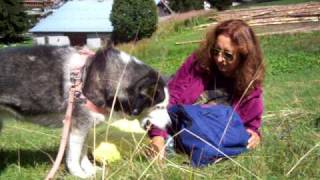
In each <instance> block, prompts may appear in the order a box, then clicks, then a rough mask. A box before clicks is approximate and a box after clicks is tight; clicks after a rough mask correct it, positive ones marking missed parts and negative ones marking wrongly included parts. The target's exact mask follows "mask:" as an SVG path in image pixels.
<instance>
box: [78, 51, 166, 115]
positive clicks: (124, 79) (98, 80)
mask: <svg viewBox="0 0 320 180" xmlns="http://www.w3.org/2000/svg"><path fill="white" fill-rule="evenodd" d="M85 74H86V75H85V79H84V87H83V93H84V95H85V96H86V97H87V98H88V99H89V100H90V101H92V102H93V103H94V104H95V105H96V106H98V107H102V108H106V109H110V108H111V107H112V105H113V104H114V110H115V111H122V112H124V113H125V114H127V115H130V116H131V115H135V116H136V115H139V114H141V113H142V112H143V111H144V110H145V109H149V108H154V107H159V106H164V107H166V106H167V104H168V93H167V90H166V83H165V81H164V80H163V78H161V76H160V74H159V73H158V72H157V71H155V70H154V69H152V68H151V67H149V66H147V65H146V64H144V63H143V62H141V61H140V60H138V59H137V58H135V57H133V56H130V55H128V54H126V53H124V52H122V51H118V50H116V49H114V48H113V47H107V48H105V49H102V50H99V51H98V52H97V53H96V54H95V56H93V57H92V58H91V59H90V60H89V61H88V62H87V64H86V71H85Z"/></svg>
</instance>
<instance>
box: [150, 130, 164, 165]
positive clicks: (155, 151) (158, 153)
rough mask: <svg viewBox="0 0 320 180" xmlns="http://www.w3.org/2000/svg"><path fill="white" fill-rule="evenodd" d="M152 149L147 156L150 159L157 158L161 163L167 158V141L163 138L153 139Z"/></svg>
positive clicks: (156, 137)
mask: <svg viewBox="0 0 320 180" xmlns="http://www.w3.org/2000/svg"><path fill="white" fill-rule="evenodd" d="M149 148H150V149H149V150H148V152H147V155H148V156H149V157H150V158H155V157H157V159H158V160H159V161H162V160H163V158H164V156H165V150H164V148H165V139H164V138H163V137H162V136H154V137H153V138H152V139H151V143H150V147H149Z"/></svg>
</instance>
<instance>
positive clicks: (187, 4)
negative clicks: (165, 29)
mask: <svg viewBox="0 0 320 180" xmlns="http://www.w3.org/2000/svg"><path fill="white" fill-rule="evenodd" d="M169 6H170V8H171V9H172V10H174V11H175V12H186V11H190V10H197V9H203V0H170V1H169Z"/></svg>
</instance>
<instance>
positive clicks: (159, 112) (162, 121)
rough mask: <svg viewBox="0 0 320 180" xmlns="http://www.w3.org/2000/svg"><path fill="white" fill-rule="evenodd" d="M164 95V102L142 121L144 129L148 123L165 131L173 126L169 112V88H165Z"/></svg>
mask: <svg viewBox="0 0 320 180" xmlns="http://www.w3.org/2000/svg"><path fill="white" fill-rule="evenodd" d="M164 93H165V98H164V100H163V101H162V102H160V103H159V104H156V105H155V108H154V109H153V110H152V111H150V112H149V114H148V115H147V116H146V117H145V118H143V119H142V121H141V126H142V127H144V128H145V127H146V125H147V124H148V123H151V124H153V125H155V126H156V127H158V128H160V129H163V130H165V129H166V127H167V126H168V125H170V124H171V119H170V116H169V114H168V111H167V106H168V105H169V91H168V88H167V87H165V88H164Z"/></svg>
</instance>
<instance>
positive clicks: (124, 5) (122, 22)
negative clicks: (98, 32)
mask: <svg viewBox="0 0 320 180" xmlns="http://www.w3.org/2000/svg"><path fill="white" fill-rule="evenodd" d="M110 20H111V22H112V25H113V28H114V29H113V34H112V39H113V40H114V41H115V42H116V43H117V42H128V41H132V40H139V39H142V38H146V37H150V36H151V35H152V33H153V32H154V31H155V30H156V29H157V23H158V14H157V7H156V4H155V2H154V1H153V0H114V2H113V6H112V11H111V17H110Z"/></svg>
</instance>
